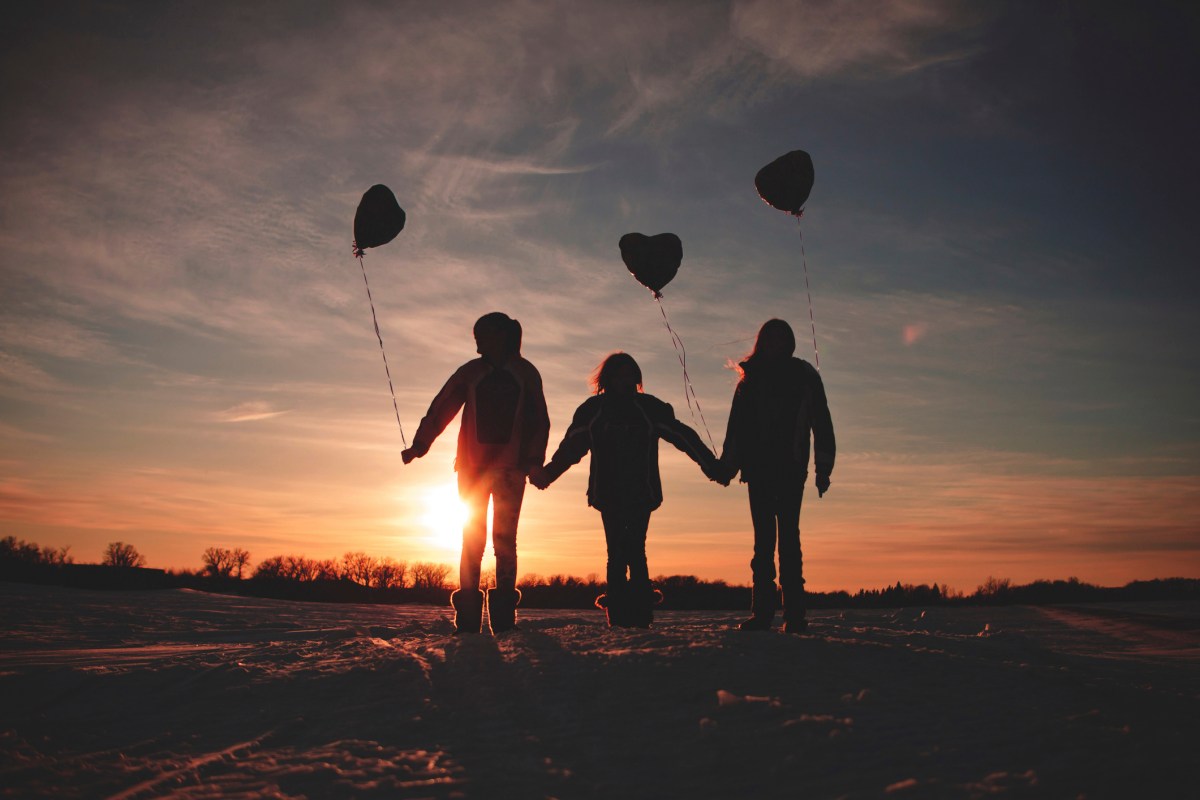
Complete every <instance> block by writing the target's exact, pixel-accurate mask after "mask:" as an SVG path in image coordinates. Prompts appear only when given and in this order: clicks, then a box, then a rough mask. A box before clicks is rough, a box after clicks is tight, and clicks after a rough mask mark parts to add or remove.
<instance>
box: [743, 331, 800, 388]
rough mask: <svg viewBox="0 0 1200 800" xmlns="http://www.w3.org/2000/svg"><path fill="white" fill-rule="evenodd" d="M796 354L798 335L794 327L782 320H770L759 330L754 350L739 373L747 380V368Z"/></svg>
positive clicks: (747, 356)
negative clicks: (793, 329)
mask: <svg viewBox="0 0 1200 800" xmlns="http://www.w3.org/2000/svg"><path fill="white" fill-rule="evenodd" d="M795 353H796V334H795V332H793V331H792V326H791V325H788V324H787V323H786V322H785V321H783V320H781V319H769V320H767V321H766V322H764V323H763V325H762V327H761V328H759V329H758V336H757V337H756V338H755V340H754V349H753V350H751V351H750V352H749V353H748V354H747V355H746V357H745V358H744V359H742V363H740V364H738V372H739V373H740V374H741V376H742V377H743V378H745V377H746V367H747V366H749V365H752V364H757V363H758V362H760V361H764V360H768V359H777V358H791V357H792V356H793V355H795Z"/></svg>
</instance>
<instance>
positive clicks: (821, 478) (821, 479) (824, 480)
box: [816, 475, 829, 497]
mask: <svg viewBox="0 0 1200 800" xmlns="http://www.w3.org/2000/svg"><path fill="white" fill-rule="evenodd" d="M816 483H817V497H824V496H825V493H826V492H828V491H829V476H828V475H818V476H817V481H816Z"/></svg>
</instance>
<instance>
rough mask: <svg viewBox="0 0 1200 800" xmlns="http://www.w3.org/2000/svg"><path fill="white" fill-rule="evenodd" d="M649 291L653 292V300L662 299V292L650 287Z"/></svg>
mask: <svg viewBox="0 0 1200 800" xmlns="http://www.w3.org/2000/svg"><path fill="white" fill-rule="evenodd" d="M650 291H651V292H653V293H654V299H655V300H662V292H656V291H654V290H653V289H651V290H650Z"/></svg>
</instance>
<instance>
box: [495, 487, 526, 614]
mask: <svg viewBox="0 0 1200 800" xmlns="http://www.w3.org/2000/svg"><path fill="white" fill-rule="evenodd" d="M524 496H525V475H524V474H523V473H521V472H518V471H517V470H504V471H502V472H498V473H496V475H495V479H494V480H493V482H492V549H493V550H494V551H495V554H496V588H495V589H490V590H488V618H489V619H490V620H491V624H492V632H493V633H502V632H504V631H507V630H512V629H513V628H515V627H516V625H517V605H518V604H519V603H520V602H521V593H520V592H519V591H517V521H518V520H519V518H520V516H521V500H522V499H523V498H524Z"/></svg>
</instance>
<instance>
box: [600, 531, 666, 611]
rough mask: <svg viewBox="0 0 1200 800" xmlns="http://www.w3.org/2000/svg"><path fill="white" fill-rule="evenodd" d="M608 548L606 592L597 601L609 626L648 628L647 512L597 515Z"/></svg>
mask: <svg viewBox="0 0 1200 800" xmlns="http://www.w3.org/2000/svg"><path fill="white" fill-rule="evenodd" d="M600 516H601V519H602V520H603V522H604V539H605V543H606V544H607V547H608V564H607V570H606V573H607V574H606V577H607V580H608V592H607V594H606V595H605V597H604V598H603V601H602V602H601V605H602V607H604V608H605V609H606V610H607V615H608V622H609V625H616V626H629V625H633V626H637V627H648V626H649V625H650V622H651V620H652V619H653V612H652V610H651V609H652V607H653V604H654V599H655V598H654V594H653V589H652V588H651V586H650V570H649V567H648V566H647V563H646V531H647V529H648V528H649V525H650V509H648V508H640V507H639V508H628V507H621V508H615V509H609V510H607V511H601V512H600Z"/></svg>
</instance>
